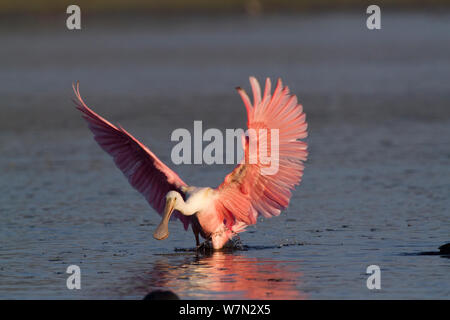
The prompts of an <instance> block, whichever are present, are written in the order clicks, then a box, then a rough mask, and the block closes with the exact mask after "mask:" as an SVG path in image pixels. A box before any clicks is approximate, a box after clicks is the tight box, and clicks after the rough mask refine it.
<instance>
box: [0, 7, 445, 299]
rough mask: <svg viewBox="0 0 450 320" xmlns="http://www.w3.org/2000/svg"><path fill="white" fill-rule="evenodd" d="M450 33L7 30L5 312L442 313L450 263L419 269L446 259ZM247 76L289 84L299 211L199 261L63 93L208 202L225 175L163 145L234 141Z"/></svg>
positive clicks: (2, 138) (180, 24) (0, 72)
mask: <svg viewBox="0 0 450 320" xmlns="http://www.w3.org/2000/svg"><path fill="white" fill-rule="evenodd" d="M61 21H63V20H61ZM449 30H450V14H448V13H439V14H436V13H433V14H431V13H430V14H418V13H417V14H416V13H409V14H400V13H395V14H393V13H389V12H386V13H385V14H384V13H383V20H382V29H381V30H380V31H369V30H367V28H366V27H365V15H364V14H363V13H361V15H358V14H356V13H354V14H317V15H304V16H271V17H260V18H257V17H256V18H248V17H221V18H215V19H207V18H183V19H175V18H173V19H160V20H158V19H156V20H155V19H154V18H152V19H143V18H142V19H130V20H127V19H121V20H116V21H100V20H97V19H95V18H94V17H89V16H87V17H86V18H85V19H84V20H83V30H82V31H80V32H70V31H67V30H65V28H64V24H63V23H59V22H58V21H56V22H52V23H47V22H42V21H40V22H36V23H35V24H32V25H16V24H11V25H6V24H2V25H1V30H0V39H1V40H2V50H0V84H1V86H0V95H1V97H2V102H1V103H0V114H1V116H0V128H1V129H0V132H1V134H0V155H1V156H0V172H1V175H0V212H1V214H0V298H3V299H5V298H14V299H32V298H35V299H36V298H38V299H60V298H63V299H111V298H118V299H142V298H143V297H144V296H145V295H146V294H147V293H148V292H150V291H152V290H155V289H170V290H172V291H174V292H175V293H176V294H178V295H179V296H180V297H181V298H182V299H341V298H342V299H391V298H393V299H406V298H413V299H429V298H435V299H448V298H449V297H450V276H449V274H450V273H449V271H450V268H449V267H450V260H449V259H448V256H447V257H445V256H443V255H442V256H440V255H429V256H425V255H417V254H418V253H420V252H423V251H436V250H437V247H438V246H440V245H442V244H444V243H446V242H449V241H450V237H449V235H450V219H449V218H450V197H449V194H450V170H449V168H450V107H449V104H450V92H449V90H448V89H449V88H450V43H449V42H448V31H449ZM249 75H255V76H257V77H259V78H260V79H262V78H263V77H265V76H270V77H278V76H280V77H282V78H283V80H284V82H285V83H286V84H288V85H289V87H290V88H291V91H292V92H294V93H296V94H297V95H298V96H299V100H300V102H301V103H302V104H303V105H304V110H305V112H306V113H307V115H308V122H309V125H310V126H309V132H310V137H309V138H308V139H307V142H308V144H309V145H310V148H309V150H310V158H309V161H308V162H307V164H306V168H305V175H304V179H303V181H302V183H301V185H300V187H298V188H297V189H296V191H295V192H294V193H293V198H292V201H291V204H290V207H289V208H288V210H286V211H285V212H283V213H282V215H281V216H280V217H277V218H273V219H270V220H265V221H260V222H258V224H256V225H255V226H251V227H249V228H248V231H247V232H245V233H243V234H241V240H242V242H243V244H244V245H245V246H246V249H247V250H243V251H242V250H241V251H234V252H231V253H229V252H228V253H225V252H217V253H214V254H212V255H202V254H196V253H195V252H193V251H190V249H193V248H194V244H195V240H194V237H193V235H192V233H191V231H189V232H185V231H184V230H183V228H182V226H181V224H180V223H179V222H176V221H175V222H173V223H172V224H171V225H170V232H171V234H170V237H169V238H168V239H167V240H165V241H156V240H154V239H153V238H152V234H153V231H154V230H155V228H156V226H157V225H158V223H159V216H158V215H157V214H156V213H155V212H153V210H152V209H151V208H150V207H149V206H148V205H147V203H146V202H145V200H144V199H143V198H142V197H141V196H140V195H139V194H138V193H137V192H135V191H134V190H133V189H132V188H131V187H129V185H128V183H127V181H126V180H125V178H124V177H123V176H122V174H121V173H120V172H119V170H118V169H116V168H115V166H114V164H113V162H112V161H111V159H110V158H109V157H108V156H107V155H106V154H105V153H104V152H103V151H102V150H101V149H100V148H99V147H98V146H97V145H96V144H95V142H94V140H93V139H92V136H91V133H90V131H89V130H88V129H87V127H86V125H85V123H84V122H83V121H82V119H81V118H80V115H79V114H78V112H77V111H76V110H75V109H74V108H73V105H72V103H71V101H70V99H71V98H72V97H73V94H72V92H71V84H72V82H73V81H76V80H80V83H81V93H82V95H83V96H84V98H85V101H86V102H87V104H88V105H90V106H91V107H92V108H93V109H94V110H96V111H97V112H99V113H100V114H101V115H103V116H104V117H106V118H107V119H109V120H111V121H113V122H119V123H120V124H121V125H122V126H124V127H125V128H126V129H127V130H128V131H130V132H131V133H132V134H134V135H135V136H136V137H137V138H139V139H141V140H142V141H143V142H144V143H145V144H147V145H148V146H149V147H150V148H151V149H152V150H153V151H154V152H155V153H156V154H157V155H158V156H159V157H160V158H161V159H162V160H163V161H164V162H166V163H168V164H169V166H171V167H172V169H174V170H175V171H177V172H178V173H179V175H180V177H181V178H182V179H184V180H185V181H186V182H187V183H189V184H192V185H197V186H213V187H215V186H217V185H218V184H220V183H221V181H222V180H223V178H224V177H225V175H226V174H227V173H228V172H229V171H231V170H232V168H233V166H231V165H223V166H221V165H214V166H206V165H203V166H202V165H195V166H194V165H192V166H190V165H181V166H175V165H173V164H171V162H170V151H171V148H172V147H173V146H174V143H173V142H171V141H170V133H171V132H172V131H173V130H174V129H176V128H187V129H189V130H191V129H192V128H193V121H194V120H202V121H203V127H204V130H206V128H219V129H221V130H222V129H225V128H243V127H244V126H245V123H246V118H245V109H244V107H243V104H242V102H241V101H240V98H239V96H238V94H237V93H236V92H235V91H234V88H235V87H236V86H242V87H244V88H246V89H247V90H248V88H249V85H248V76H249ZM72 264H76V265H78V266H80V268H81V275H82V278H81V285H82V289H81V290H68V289H67V288H66V279H67V277H68V274H66V272H65V271H66V268H67V267H68V266H69V265H72ZM372 264H375V265H378V266H380V268H381V290H368V289H367V287H366V279H367V277H368V275H367V274H366V268H367V267H368V266H369V265H372Z"/></svg>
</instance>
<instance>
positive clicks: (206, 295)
mask: <svg viewBox="0 0 450 320" xmlns="http://www.w3.org/2000/svg"><path fill="white" fill-rule="evenodd" d="M162 257H163V258H161V259H160V260H158V261H156V262H155V264H154V268H153V269H152V270H151V271H150V272H148V274H146V276H145V277H143V279H142V280H143V281H144V282H145V283H142V284H140V285H141V286H145V287H146V288H147V290H149V291H150V290H155V289H170V290H172V291H174V292H175V293H177V294H178V295H179V296H180V297H181V298H191V299H305V298H306V294H304V293H302V292H301V291H300V290H299V284H300V280H301V277H302V273H301V272H299V271H296V270H295V269H296V268H298V263H299V262H298V261H280V260H272V259H267V258H252V257H247V256H245V255H239V254H230V253H224V252H214V253H213V254H212V255H209V256H196V257H194V258H192V256H190V257H189V258H186V257H183V258H184V259H183V260H184V261H180V262H181V263H178V264H177V265H174V264H172V263H170V262H169V261H170V260H171V259H170V258H169V257H164V256H162Z"/></svg>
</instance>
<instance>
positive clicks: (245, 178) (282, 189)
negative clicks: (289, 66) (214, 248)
mask: <svg viewBox="0 0 450 320" xmlns="http://www.w3.org/2000/svg"><path fill="white" fill-rule="evenodd" d="M250 84H251V87H252V91H253V96H254V101H253V104H252V103H251V101H250V99H249V97H248V96H247V94H246V93H245V91H244V90H242V89H241V88H237V90H238V92H239V94H240V95H241V98H242V100H243V101H244V105H245V107H246V109H247V126H248V129H249V137H246V139H245V140H244V141H243V147H244V152H245V158H244V159H243V161H242V163H241V164H239V165H238V166H237V167H236V168H235V169H234V170H233V171H232V172H231V173H230V174H229V175H227V176H226V178H225V181H224V182H223V183H222V184H221V185H220V186H219V187H218V188H217V192H218V197H217V199H216V200H215V208H216V210H217V212H219V213H221V215H222V218H223V219H224V221H225V223H226V225H227V226H228V227H232V226H233V225H234V224H235V223H236V222H242V223H244V224H247V225H250V224H254V223H256V218H257V216H258V214H261V215H263V216H264V217H272V216H277V215H279V214H280V212H281V210H283V209H285V208H286V207H287V206H288V204H289V200H290V198H291V190H292V189H293V188H294V187H295V185H297V184H299V183H300V180H301V177H302V175H303V161H305V160H306V158H307V154H308V153H307V151H306V149H307V145H306V143H305V142H303V141H300V140H299V139H303V138H305V137H306V136H307V123H306V121H305V114H304V113H303V107H302V106H301V105H300V104H298V103H297V97H296V96H295V95H291V94H290V93H289V89H288V87H285V86H283V84H282V82H281V80H280V79H279V80H278V82H277V85H276V88H275V91H274V92H273V94H272V93H271V90H270V88H271V82H270V79H269V78H267V80H266V86H265V89H264V93H263V96H262V97H261V88H260V86H259V83H258V81H257V80H256V79H255V78H253V77H250ZM250 130H253V133H254V135H253V136H252V135H251V134H250V133H251V132H250ZM277 136H278V140H277V139H276V138H277ZM252 139H253V140H252ZM272 140H273V141H275V144H274V145H272ZM252 141H253V142H252ZM252 143H254V145H253V146H254V147H253V152H252ZM261 151H265V152H261ZM277 151H278V157H274V158H273V159H272V161H271V162H270V163H269V162H268V161H267V159H264V158H262V157H261V155H269V158H270V156H272V155H276V152H277ZM272 166H274V167H275V170H271V168H272V169H273V168H274V167H272Z"/></svg>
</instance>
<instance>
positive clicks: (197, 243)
mask: <svg viewBox="0 0 450 320" xmlns="http://www.w3.org/2000/svg"><path fill="white" fill-rule="evenodd" d="M194 235H195V245H196V246H197V247H198V246H199V245H200V239H199V238H198V232H194Z"/></svg>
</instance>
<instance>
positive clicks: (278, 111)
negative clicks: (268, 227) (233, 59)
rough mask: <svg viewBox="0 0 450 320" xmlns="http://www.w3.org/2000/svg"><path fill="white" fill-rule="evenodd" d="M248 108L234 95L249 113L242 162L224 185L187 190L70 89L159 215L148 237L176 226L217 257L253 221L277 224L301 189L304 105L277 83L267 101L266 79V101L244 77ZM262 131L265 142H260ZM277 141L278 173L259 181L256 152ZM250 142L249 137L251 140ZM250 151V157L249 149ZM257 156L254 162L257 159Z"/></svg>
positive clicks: (161, 235)
mask: <svg viewBox="0 0 450 320" xmlns="http://www.w3.org/2000/svg"><path fill="white" fill-rule="evenodd" d="M250 84H251V87H252V91H253V103H251V101H250V99H249V97H248V95H247V94H246V93H245V91H244V90H243V89H241V88H237V91H238V93H239V94H240V96H241V98H242V100H243V101H244V105H245V108H246V110H247V126H248V129H249V131H251V130H254V132H256V135H248V136H244V137H243V147H244V155H245V156H244V159H242V161H241V163H240V164H239V165H238V166H236V168H235V169H234V170H233V171H232V172H231V173H230V174H228V175H227V176H226V177H225V180H224V182H223V183H222V184H221V185H220V186H219V187H217V188H216V189H212V188H199V187H193V186H189V185H187V184H186V183H185V182H184V181H183V180H181V179H180V177H179V176H178V175H177V174H176V173H175V172H174V171H172V170H171V169H170V168H169V167H168V166H167V165H165V164H164V163H163V162H162V161H161V160H159V159H158V157H157V156H156V155H155V154H154V153H153V152H151V151H150V149H148V148H147V147H146V146H145V145H143V144H142V143H141V142H139V141H138V140H137V139H136V138H134V137H133V136H132V135H131V134H130V133H128V132H127V131H125V129H123V128H122V127H121V126H115V125H113V124H112V123H110V122H109V121H107V120H105V119H104V118H102V117H101V116H99V115H98V114H96V113H95V112H94V111H92V110H91V109H90V108H89V107H88V106H87V105H86V104H85V103H84V101H83V99H82V98H81V96H80V91H79V85H78V83H77V86H76V88H75V86H74V87H73V89H74V91H75V95H76V96H77V98H78V101H75V103H76V104H77V108H78V109H79V110H80V111H81V112H82V113H83V118H84V119H86V121H87V122H88V125H89V128H90V129H91V131H92V132H93V134H94V138H95V140H96V141H97V143H98V144H99V145H100V147H102V148H103V150H105V151H106V152H107V153H109V154H110V155H111V156H112V157H113V159H114V162H115V164H116V165H117V167H118V168H119V169H120V170H121V171H122V172H123V174H124V175H125V176H126V177H127V179H128V181H129V182H130V184H131V185H132V186H133V187H134V188H135V189H136V190H138V191H139V192H140V193H141V194H142V195H143V196H144V197H145V198H146V200H147V201H148V203H149V204H150V205H151V206H152V207H153V208H154V209H155V210H156V211H157V212H158V213H159V214H160V215H162V220H161V223H160V224H159V226H158V227H157V229H156V231H155V232H154V234H153V237H154V238H155V239H158V240H163V239H166V238H167V237H168V236H169V227H168V224H169V220H171V218H172V219H179V220H180V221H181V222H182V223H183V225H184V229H185V230H187V229H188V228H189V225H192V231H193V233H194V236H195V240H196V244H197V247H198V246H199V245H200V242H199V235H201V236H202V237H203V238H204V239H206V241H207V242H208V243H209V244H212V247H213V248H214V249H216V250H218V249H221V248H223V247H224V246H225V244H226V243H227V242H228V241H229V240H231V239H233V237H235V236H236V235H237V234H238V233H240V232H242V231H244V230H245V228H246V227H247V226H248V225H252V224H255V223H256V221H257V217H258V216H259V215H262V216H263V217H265V218H270V217H272V216H278V215H279V214H280V212H281V211H282V210H283V209H286V208H287V206H288V205H289V200H290V198H291V190H293V189H294V188H295V186H296V185H298V184H299V183H300V181H301V178H302V175H303V169H304V166H303V162H304V161H306V159H307V155H308V153H307V144H306V143H305V142H303V141H300V140H299V139H303V138H306V136H307V123H306V121H305V117H306V115H305V113H304V112H303V107H302V105H300V104H298V102H297V97H296V96H295V95H291V94H290V93H289V89H288V87H287V86H283V84H282V82H281V79H278V82H277V85H276V87H275V90H274V92H273V94H272V93H271V82H270V79H269V78H267V79H266V85H265V89H264V93H263V94H262V96H261V88H260V86H259V83H258V81H257V80H256V79H255V78H254V77H250ZM260 129H263V130H265V132H268V133H266V134H265V135H263V134H261V132H262V130H260ZM272 129H276V132H277V133H278V141H277V142H278V143H277V144H276V147H277V148H278V159H277V160H276V161H277V168H278V170H277V171H276V172H274V173H272V174H265V173H264V169H267V168H269V167H270V166H271V165H272V164H269V163H267V161H266V160H263V159H262V158H261V157H260V156H259V157H258V152H254V151H255V150H260V149H262V148H264V149H265V151H266V153H267V154H271V152H275V151H276V150H275V149H273V150H272V144H270V143H268V141H267V140H269V138H270V137H271V136H272V135H273V134H270V133H271V132H273V131H272ZM249 136H250V137H249ZM255 145H256V149H252V147H253V146H255ZM255 155H256V156H255Z"/></svg>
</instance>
